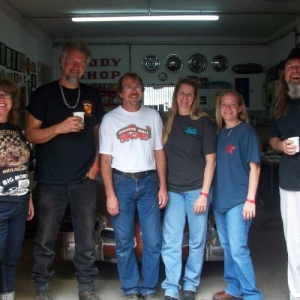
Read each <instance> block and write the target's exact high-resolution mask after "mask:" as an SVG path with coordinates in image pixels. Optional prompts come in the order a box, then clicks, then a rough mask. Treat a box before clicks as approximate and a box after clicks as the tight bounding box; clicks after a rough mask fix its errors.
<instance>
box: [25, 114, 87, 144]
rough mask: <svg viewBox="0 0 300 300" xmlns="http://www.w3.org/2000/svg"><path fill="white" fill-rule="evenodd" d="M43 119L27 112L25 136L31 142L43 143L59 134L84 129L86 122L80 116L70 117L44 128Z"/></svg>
mask: <svg viewBox="0 0 300 300" xmlns="http://www.w3.org/2000/svg"><path fill="white" fill-rule="evenodd" d="M42 123H43V122H42V121H40V120H38V119H36V118H35V117H34V116H33V115H32V114H31V113H28V114H27V119H26V126H25V137H26V140H27V141H28V142H29V143H34V144H43V143H46V142H48V141H50V140H51V139H53V138H54V137H56V136H57V135H59V134H65V133H69V132H79V131H81V130H83V129H84V123H83V122H82V119H81V118H79V117H68V118H66V119H65V120H63V121H62V122H60V123H57V124H54V125H52V126H49V127H47V128H42Z"/></svg>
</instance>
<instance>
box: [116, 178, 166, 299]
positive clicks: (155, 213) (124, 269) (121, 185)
mask: <svg viewBox="0 0 300 300" xmlns="http://www.w3.org/2000/svg"><path fill="white" fill-rule="evenodd" d="M113 182H114V188H115V193H116V196H117V198H118V200H119V214H118V215H117V216H113V217H112V224H113V228H114V232H115V239H116V253H117V265H118V272H119V277H120V280H121V282H122V287H121V289H122V290H123V292H124V294H125V295H128V294H131V293H138V294H139V293H140V294H142V295H143V296H145V295H147V294H151V293H155V292H156V284H157V281H158V277H159V264H160V250H161V227H160V211H159V207H158V178H157V174H156V173H152V174H149V175H148V176H146V177H144V178H141V179H133V178H131V177H127V176H125V175H119V174H113ZM136 208H137V211H138V215H139V220H140V223H141V231H142V232H141V233H140V234H141V236H142V241H143V257H142V270H141V275H142V281H141V283H140V286H138V284H139V277H140V276H139V270H138V265H137V261H136V257H135V254H134V248H133V247H134V219H135V211H136Z"/></svg>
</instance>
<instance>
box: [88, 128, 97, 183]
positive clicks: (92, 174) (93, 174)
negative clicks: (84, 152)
mask: <svg viewBox="0 0 300 300" xmlns="http://www.w3.org/2000/svg"><path fill="white" fill-rule="evenodd" d="M99 128H100V125H99V124H98V125H96V126H95V127H94V129H93V137H94V143H95V148H96V150H95V152H96V153H95V158H94V162H93V164H92V165H91V167H90V169H89V170H88V172H87V173H86V178H87V177H88V178H90V179H95V177H96V176H97V174H98V173H100V154H99Z"/></svg>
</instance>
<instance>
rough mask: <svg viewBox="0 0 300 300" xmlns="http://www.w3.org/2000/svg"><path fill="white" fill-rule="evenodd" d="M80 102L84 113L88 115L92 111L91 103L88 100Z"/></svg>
mask: <svg viewBox="0 0 300 300" xmlns="http://www.w3.org/2000/svg"><path fill="white" fill-rule="evenodd" d="M82 104H83V110H84V112H85V115H86V116H88V117H90V116H91V115H92V113H93V103H92V102H91V101H90V100H83V101H82Z"/></svg>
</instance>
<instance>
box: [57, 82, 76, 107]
mask: <svg viewBox="0 0 300 300" xmlns="http://www.w3.org/2000/svg"><path fill="white" fill-rule="evenodd" d="M59 88H60V93H61V96H62V98H63V100H64V102H65V104H66V106H67V107H68V108H71V109H73V108H75V107H76V106H77V105H78V103H79V99H80V84H79V85H78V96H77V100H76V103H75V105H74V106H71V105H70V104H69V103H68V102H67V100H66V98H65V94H64V91H63V88H62V85H61V83H60V81H59Z"/></svg>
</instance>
